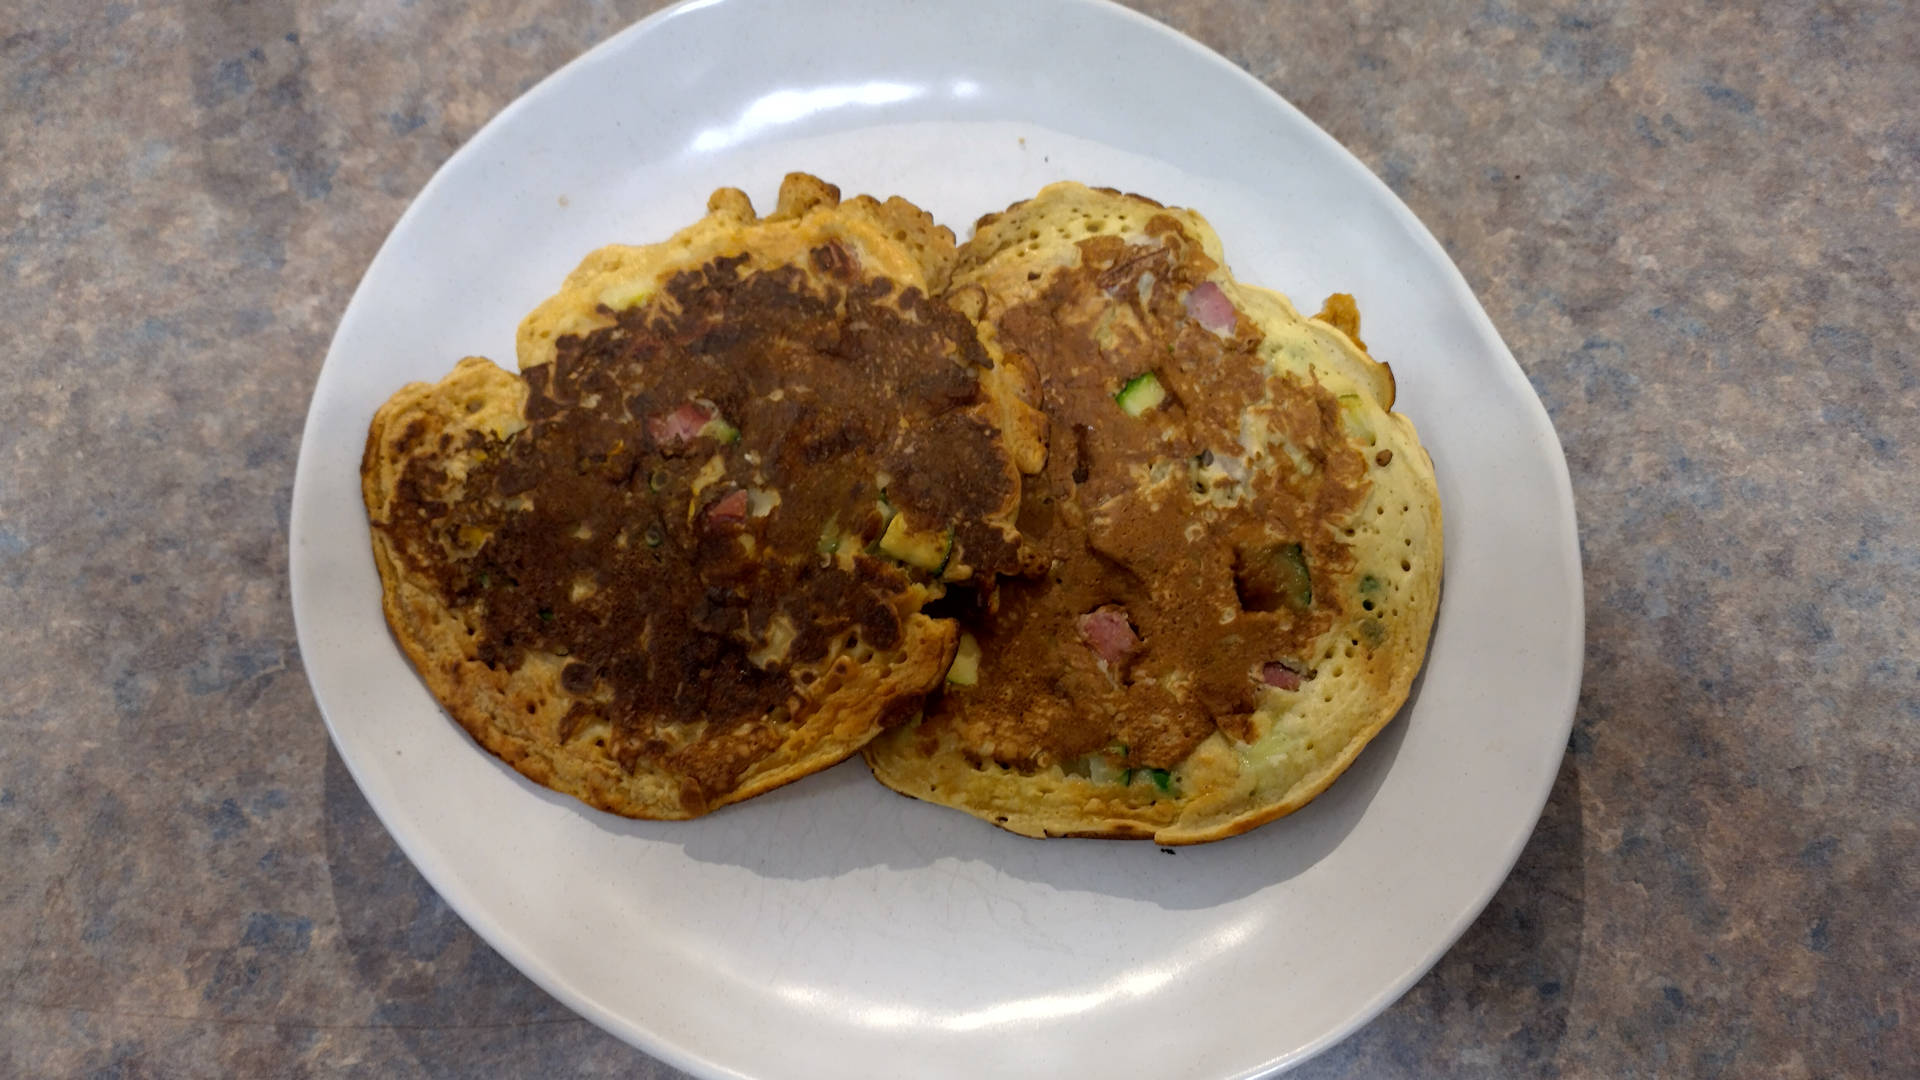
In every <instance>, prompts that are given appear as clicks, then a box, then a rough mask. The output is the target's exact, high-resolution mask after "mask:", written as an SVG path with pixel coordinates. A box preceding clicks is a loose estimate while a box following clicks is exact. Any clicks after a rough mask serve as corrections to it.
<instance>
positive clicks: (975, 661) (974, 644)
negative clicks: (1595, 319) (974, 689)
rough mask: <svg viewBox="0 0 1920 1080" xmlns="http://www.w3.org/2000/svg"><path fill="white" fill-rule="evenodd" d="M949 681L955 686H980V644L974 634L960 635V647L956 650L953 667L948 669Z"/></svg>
mask: <svg viewBox="0 0 1920 1080" xmlns="http://www.w3.org/2000/svg"><path fill="white" fill-rule="evenodd" d="M947 681H948V682H950V683H952V684H953V685H955V686H975V685H978V684H979V682H980V642H979V641H978V640H977V639H975V638H974V636H973V635H972V634H961V635H960V647H959V648H958V649H956V650H954V653H953V665H952V666H951V667H949V668H947Z"/></svg>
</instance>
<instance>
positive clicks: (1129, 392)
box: [1113, 371, 1167, 416]
mask: <svg viewBox="0 0 1920 1080" xmlns="http://www.w3.org/2000/svg"><path fill="white" fill-rule="evenodd" d="M1113 400H1115V401H1117V402H1119V403H1120V411H1122V412H1124V413H1126V414H1127V415H1128V416H1140V415H1142V414H1144V413H1145V412H1146V411H1147V410H1148V409H1155V408H1159V406H1160V403H1161V402H1163V401H1165V400H1167V388H1166V387H1164V386H1162V385H1160V377H1159V376H1158V375H1155V374H1154V373H1153V372H1151V371H1149V372H1146V373H1145V374H1142V375H1135V376H1134V377H1133V378H1131V379H1128V380H1127V384H1126V385H1125V386H1122V387H1121V388H1120V392H1119V393H1117V394H1115V395H1113Z"/></svg>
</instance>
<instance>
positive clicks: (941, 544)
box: [880, 514, 953, 572]
mask: <svg viewBox="0 0 1920 1080" xmlns="http://www.w3.org/2000/svg"><path fill="white" fill-rule="evenodd" d="M952 550H953V530H952V529H950V528H949V529H947V530H945V531H943V532H920V531H916V530H914V529H913V528H912V527H911V526H909V525H908V524H907V518H906V515H905V514H895V515H894V517H893V520H892V521H890V522H888V523H887V531H886V532H884V533H882V534H881V535H880V553H881V554H882V555H885V556H887V557H888V558H891V559H898V560H900V561H901V562H903V563H906V564H907V565H908V566H912V567H916V568H918V569H921V570H926V571H930V572H938V571H939V570H940V569H941V568H942V567H944V566H946V564H947V555H948V554H949V553H950V552H952Z"/></svg>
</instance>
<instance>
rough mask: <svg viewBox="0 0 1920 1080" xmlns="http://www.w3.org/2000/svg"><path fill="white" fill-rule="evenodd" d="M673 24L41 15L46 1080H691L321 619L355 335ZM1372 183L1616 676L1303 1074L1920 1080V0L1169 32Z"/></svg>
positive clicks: (15, 417)
mask: <svg viewBox="0 0 1920 1080" xmlns="http://www.w3.org/2000/svg"><path fill="white" fill-rule="evenodd" d="M649 7H650V5H649V4H647V3H645V2H634V3H617V4H605V3H592V2H566V0H523V2H516V3H507V2H503V0H486V2H482V3H476V4H472V5H465V6H454V5H448V6H446V7H444V8H442V7H432V6H429V5H415V4H413V3H411V2H408V0H366V2H364V3H361V2H354V3H326V4H322V3H306V2H290V0H261V2H256V3H250V4H224V3H212V2H201V3H194V4H180V3H151V4H139V3H108V4H60V3H54V2H51V0H12V2H10V3H7V4H5V5H4V14H0V320H3V321H4V324H5V325H6V327H7V329H8V334H7V341H8V343H9V345H10V360H11V364H10V370H11V371H12V372H13V375H12V377H11V382H10V384H9V388H8V390H7V391H6V392H5V393H4V394H0V603H3V604H4V606H5V611H6V617H5V618H4V619H0V837H4V848H3V849H0V850H3V851H4V856H3V857H0V965H4V966H0V972H4V973H5V975H6V976H7V980H6V983H5V988H4V990H0V995H3V996H0V1075H5V1076H39V1075H47V1076H100V1077H132V1076H148V1075H152V1076H185V1075H245V1076H255V1075H258V1076H267V1075H273V1076H282V1075H285V1076H295V1075H308V1074H324V1075H336V1074H344V1075H366V1076H375V1077H411V1076H466V1075H472V1076H495V1075H502V1076H514V1075H542V1076H575V1075H578V1076H594V1075H607V1074H618V1075H623V1076H632V1075H640V1076H669V1075H675V1074H673V1072H672V1070H669V1069H666V1068H664V1067H661V1066H658V1065H655V1064H653V1063H651V1062H649V1061H647V1060H646V1059H645V1058H643V1057H641V1056H640V1055H638V1054H635V1053H633V1052H632V1051H629V1050H627V1049H625V1048H624V1047H622V1046H621V1045H619V1044H617V1043H616V1042H614V1041H613V1040H612V1039H610V1038H608V1037H607V1036H604V1035H602V1034H600V1033H599V1032H598V1031H597V1030H596V1029H594V1028H593V1027H591V1026H590V1025H588V1024H586V1023H585V1022H583V1021H580V1020H578V1019H576V1018H574V1017H573V1016H572V1015H571V1014H570V1013H568V1012H567V1010H565V1009H564V1008H562V1007H561V1006H559V1005H558V1004H556V1003H555V1002H553V1001H552V1000H550V999H549V998H547V997H546V996H545V995H544V994H543V993H541V992H540V991H539V990H537V989H535V988H534V987H533V986H532V985H531V984H529V983H528V982H527V981H526V980H525V979H523V978H521V977H520V976H519V975H518V974H517V973H515V972H514V971H512V970H511V969H510V968H508V967H507V966H506V965H505V964H504V963H503V962H502V961H501V960H500V959H499V958H498V957H496V956H495V955H494V954H493V953H492V952H491V951H490V950H489V949H488V948H486V947H485V946H484V945H482V944H481V943H480V942H479V941H478V940H477V939H476V938H475V937H474V936H473V934H472V933H470V932H469V931H468V930H467V929H466V928H465V927H464V926H463V925H462V924H461V923H460V922H459V920H457V919H456V918H455V917H453V916H452V915H451V914H450V913H449V912H448V910H447V909H446V908H445V906H444V905H442V903H441V902H440V901H439V900H438V899H437V898H436V897H435V895H434V894H433V892H432V891H431V890H430V889H428V888H427V887H426V885H425V884H424V883H423V882H422V881H421V879H420V878H419V876H418V875H417V874H415V873H414V871H413V870H412V869H411V867H410V866H409V865H408V864H407V863H406V861H405V860H404V858H403V857H402V856H401V855H400V854H399V852H398V851H397V850H396V849H395V847H394V846H393V844H392V842H391V840H390V839H389V838H388V837H387V835H386V834H385V832H384V831H383V830H382V829H381V828H380V826H379V824H378V823H377V822H376V821H375V820H374V818H373V817H372V815H371V813H370V812H369V811H368V809H367V807H366V805H365V803H364V802H363V800H362V799H361V797H360V795H359V793H358V792H357V790H356V789H355V788H354V786H353V783H352V781H351V780H350V779H349V778H348V776H347V775H346V772H345V769H344V768H343V767H342V765H341V764H340V762H339V760H338V759H337V758H335V757H334V756H333V755H332V754H331V753H330V751H329V749H328V746H327V742H326V737H325V734H324V732H323V729H322V727H321V725H320V722H319V718H318V716H317V714H316V711H315V709H314V707H313V705H312V702H311V700H310V698H309V696H308V693H307V689H306V686H305V684H304V680H303V679H302V677H301V669H300V658H299V655H298V653H297V651H296V648H295V642H294V634H293V626H292V621H291V617H290V615H289V613H288V610H287V604H286V599H285V597H286V589H287V583H286V549H285V529H286V515H287V504H288V494H289V487H290V484H291V481H292V471H293V456H294V453H295V448H296V446H297V444H298V437H299V432H300V427H301V419H302V416H303V413H304V410H305V407H306V402H307V395H308V393H309V391H310V389H311V386H312V383H313V379H314V376H315V373H316V372H317V370H318V368H319V364H320V359H321V356H322V354H323V352H324V349H325V345H326V341H327V338H328V335H329V334H330V332H331V330H332V327H333V325H334V322H335V320H336V319H337V318H338V316H339V314H340V311H341V310H342V308H343V307H344V305H345V303H346V300H347V297H348V295H349V293H350V291H351V289H352V288H353V286H354V283H355V281H356V280H357V278H358V275H359V273H360V270H361V268H362V267H364V265H365V264H366V262H367V260H368V259H369V258H370V257H371V256H372V254H373V251H374V249H375V248H376V246H377V245H378V243H379V241H380V239H381V237H382V236H384V234H385V233H386V231H387V229H388V228H389V227H390V226H391V225H392V223H393V221H394V220H395V218H396V217H397V216H398V215H399V213H400V211H401V210H402V208H403V207H404V206H405V204H406V201H407V200H408V199H409V198H410V197H411V195H412V194H413V193H414V192H415V191H416V190H418V188H419V187H420V185H421V184H422V183H424V182H425V180H426V179H427V177H428V176H429V175H431V173H432V171H433V169H434V168H435V167H436V166H437V165H438V164H439V162H441V161H442V160H444V159H445V157H446V156H447V155H448V154H449V153H450V152H451V151H452V150H453V149H454V148H455V147H456V146H457V145H459V143H460V142H461V141H462V140H464V139H465V138H467V137H468V136H470V135H471V134H472V133H473V132H474V131H475V130H476V129H477V128H478V127H479V126H480V124H481V123H483V122H484V121H485V120H486V118H487V117H488V116H490V115H491V114H492V113H493V112H494V111H495V110H497V109H498V108H500V107H501V106H502V105H504V104H506V103H507V102H508V101H510V100H511V99H512V98H513V97H514V96H515V95H517V94H518V93H519V92H521V91H522V90H524V89H525V88H526V87H528V86H529V85H531V84H532V83H533V82H534V81H535V80H537V79H538V78H540V77H541V76H543V75H544V74H546V73H547V72H549V71H551V70H552V69H553V68H555V67H557V66H558V65H559V64H561V63H562V62H564V61H565V60H567V59H568V58H569V57H571V56H573V55H575V54H577V53H578V52H580V51H581V50H582V49H584V48H586V47H587V46H588V45H590V44H592V43H593V42H595V41H597V40H599V39H601V38H603V37H605V36H606V35H608V34H609V33H611V32H613V31H614V30H616V29H617V28H619V27H621V26H623V25H625V24H626V23H628V22H629V21H631V20H632V19H634V18H636V17H638V16H640V15H642V14H644V13H645V11H646V10H647V9H648V8H649ZM1148 9H1149V10H1150V11H1151V12H1152V13H1153V14H1155V15H1157V16H1159V17H1160V18H1162V19H1164V20H1166V21H1168V22H1170V23H1172V24H1173V25H1175V26H1177V27H1179V28H1181V29H1183V30H1185V31H1187V32H1189V33H1191V34H1193V35H1195V36H1196V37H1198V38H1200V39H1201V40H1203V41H1205V42H1207V43H1208V44H1210V45H1212V46H1214V47H1215V48H1218V49H1221V50H1223V51H1225V53H1226V54H1227V55H1228V56H1229V57H1231V58H1232V59H1233V60H1234V61H1235V62H1237V63H1239V64H1240V65H1242V66H1243V67H1245V68H1247V69H1248V70H1250V71H1252V72H1253V73H1254V74H1255V75H1257V76H1259V77H1260V78H1262V79H1264V80H1266V81H1267V82H1268V83H1269V84H1270V85H1272V86H1274V87H1275V88H1276V89H1278V90H1279V91H1281V92H1282V93H1283V94H1285V95H1287V96H1288V97H1289V98H1291V99H1292V100H1293V101H1294V102H1296V103H1297V104H1299V105H1300V106H1301V107H1302V108H1303V109H1305V110H1306V111H1307V113H1308V114H1310V115H1311V116H1313V117H1314V119H1316V120H1317V121H1318V122H1319V123H1321V124H1322V125H1323V126H1325V127H1326V128H1327V129H1328V130H1329V131H1331V132H1332V133H1333V134H1334V135H1335V136H1337V137H1338V138H1340V139H1341V140H1342V141H1343V142H1345V143H1346V144H1347V145H1348V146H1350V147H1352V148H1353V149H1354V151H1355V152H1356V153H1358V154H1359V155H1360V156H1361V157H1362V158H1363V159H1365V160H1366V161H1367V162H1368V163H1369V164H1370V165H1371V166H1372V167H1373V168H1374V169H1376V170H1377V171H1378V172H1379V173H1380V174H1381V175H1382V176H1383V177H1385V178H1386V179H1387V180H1388V182H1389V183H1390V184H1392V186H1393V187H1394V189H1395V190H1396V191H1398V192H1399V193H1400V194H1401V196H1402V197H1403V198H1405V199H1406V200H1407V201H1408V202H1409V203H1410V204H1411V205H1412V206H1413V208H1414V210H1415V211H1416V212H1418V213H1419V214H1420V216H1421V217H1422V218H1423V219H1425V220H1426V221H1427V222H1428V223H1429V224H1430V225H1431V226H1432V227H1433V229H1434V231H1435V232H1436V233H1437V234H1438V235H1439V237H1440V239H1441V240H1442V241H1443V242H1444V243H1445V244H1446V246H1447V248H1448V250H1449V251H1450V252H1452V253H1453V255H1454V257H1455V258H1456V259H1457V260H1458V261H1459V263H1460V265H1461V266H1462V268H1463V269H1464V270H1465V272H1466V274H1467V276H1468V278H1469V279H1470V280H1471V282H1472V283H1473V285H1474V288H1475V289H1476V290H1477V291H1478V293H1479V295H1480V297H1481V298H1482V300H1483V301H1484V302H1485V304H1486V306H1487V308H1488V310H1489V311H1490V313H1491V314H1492V316H1493V319H1494V321H1495V323H1497V324H1498V325H1499V326H1500V327H1501V329H1502V331H1503V332H1504V333H1505V335H1506V337H1507V340H1508V341H1509V343H1510V344H1511V345H1512V347H1513V351H1514V352H1515V353H1516V354H1517V355H1518V357H1519V358H1520V361H1521V363H1522V364H1523V365H1525V367H1526V368H1527V371H1528V373H1529V374H1530V375H1531V376H1532V378H1533V381H1534V384H1535V385H1536V386H1537V387H1538V389H1539V391H1540V394H1541V396H1542V398H1543V399H1544V400H1545V401H1546V402H1547V405H1548V407H1549V409H1550V411H1551V412H1552V413H1553V416H1554V418H1555V421H1556V423H1557V424H1558V426H1559V430H1560V434H1561V438H1562V439H1563V440H1564V441H1565V444H1566V450H1567V454H1568V458H1569V460H1570V462H1571V465H1572V470H1573V477H1574V484H1575V487H1576V490H1577V494H1578V497H1579V500H1580V507H1581V515H1582V516H1581V530H1582V532H1581V538H1582V542H1583V545H1584V550H1585V557H1586V567H1587V601H1588V604H1589V627H1588V650H1587V668H1586V683H1585V691H1584V693H1583V695H1582V699H1581V706H1580V715H1579V722H1578V726H1577V729H1576V731H1575V734H1574V737H1573V740H1572V744H1571V746H1570V748H1569V753H1568V755H1567V758H1566V761H1565V763H1564V765H1563V767H1562V770H1561V773H1560V776H1559V782H1558V784H1557V785H1556V787H1555V789H1554V792H1553V798H1552V802H1551V803H1550V805H1549V806H1548V808H1547V811H1546V816H1545V818H1544V820H1543V822H1542V825H1541V828H1540V830H1539V832H1538V834H1537V835H1536V836H1535V837H1534V839H1533V841H1532V843H1531V844H1530V845H1529V847H1528V848H1527V850H1526V853H1525V854H1524V856H1523V857H1522V859H1521V861H1520V864H1519V867H1518V869H1517V870H1516V871H1515V873H1514V876H1513V878H1512V879H1511V880H1510V881H1509V882H1508V883H1507V885H1506V886H1505V887H1504V888H1503V889H1502V890H1501V892H1500V894H1499V896H1498V897H1497V898H1496V900H1495V901H1494V903H1493V906H1492V907H1491V908H1490V909H1489V910H1488V911H1487V913H1486V915H1485V916H1484V917H1482V918H1481V919H1480V920H1479V922H1478V923H1477V924H1476V925H1475V926H1474V927H1473V929H1472V930H1471V931H1470V932H1469V933H1468V934H1467V936H1466V937H1465V938H1464V939H1463V940H1462V941H1461V942H1460V944H1459V945H1458V946H1457V947H1456V948H1455V949H1454V950H1453V951H1452V952H1451V953H1450V954H1449V955H1448V956H1447V957H1446V958H1445V959H1444V960H1443V961H1442V962H1441V963H1440V965H1439V966H1438V967H1437V968H1436V969H1435V970H1434V971H1433V973H1432V974H1431V975H1429V976H1428V977H1427V978H1426V979H1425V980H1424V981H1422V982H1421V983H1420V984H1419V985H1418V987H1416V988H1415V989H1414V990H1413V991H1412V992H1411V993H1410V994H1409V995H1408V996H1407V997H1406V998H1405V999H1404V1000H1402V1001H1401V1002H1400V1003H1399V1004H1397V1005H1396V1006H1394V1007H1393V1008H1392V1009H1391V1010H1390V1011H1389V1012H1387V1013H1386V1014H1385V1015H1384V1016H1383V1017H1382V1018H1381V1019H1380V1020H1379V1021H1377V1022H1376V1023H1374V1024H1373V1025H1371V1026H1370V1027H1368V1028H1366V1029H1365V1030H1363V1031H1362V1032H1361V1033H1359V1034H1358V1035H1356V1036H1354V1037H1353V1038H1352V1039H1350V1040H1348V1041H1347V1042H1346V1043H1345V1044H1343V1045H1342V1046H1340V1047H1338V1048H1337V1049H1335V1050H1334V1051H1332V1052H1331V1053H1329V1054H1328V1055H1327V1056H1326V1057H1324V1058H1322V1059H1320V1060H1319V1061H1317V1062H1315V1063H1313V1064H1312V1065H1310V1066H1309V1067H1307V1068H1306V1069H1305V1070H1303V1075H1306V1076H1309V1077H1316V1078H1322V1077H1455V1076H1457V1077H1483V1076H1513V1077H1532V1076H1550V1075H1568V1076H1610V1077H1634V1076H1727V1077H1753V1076H1779V1077H1827V1076H1842V1075H1846V1076H1868V1075H1884V1076H1912V1075H1916V1074H1920V1034H1916V1033H1917V1032H1920V1016H1916V1015H1915V1008H1916V996H1915V987H1916V985H1920V973H1917V972H1916V970H1915V968H1916V962H1917V961H1920V930H1917V929H1916V927H1917V926H1920V918H1917V916H1920V910H1917V908H1916V900H1915V897H1916V896H1917V895H1920V888H1916V885H1917V884H1920V883H1917V882H1916V872H1915V867H1916V865H1920V827H1916V823H1915V819H1916V814H1915V810H1916V803H1917V802H1920V794H1917V793H1916V781H1920V769H1916V758H1917V757H1920V734H1916V732H1920V666H1917V661H1920V647H1916V646H1917V644H1920V642H1916V631H1915V625H1916V622H1920V606H1917V603H1916V600H1915V596H1916V594H1920V498H1917V497H1916V496H1915V494H1914V486H1913V484H1914V479H1915V476H1916V472H1917V471H1920V470H1916V464H1920V462H1916V445H1917V444H1920V424H1917V423H1916V422H1915V418H1916V415H1920V409H1917V406H1920V373H1916V367H1915V359H1916V348H1915V346H1914V344H1913V342H1914V340H1915V338H1916V336H1920V303H1916V301H1917V300H1920V288H1916V276H1920V219H1917V218H1916V193H1920V7H1915V6H1912V5H1908V4H1906V3H1904V2H1902V0H1885V2H1879V3H1873V2H1864V0H1862V2H1850V0H1849V2H1824V3H1763V4H1724V3H1714V2H1710V0H1691V2H1686V3H1679V4H1668V3H1659V2H1654V0H1636V2H1629V3H1618V4H1599V3H1577V2H1571V0H1556V2H1551V3H1542V4H1531V5H1526V4H1519V3H1503V2H1501V0H1459V2H1450V3H1433V4H1387V3H1385V2H1383V0H1348V2H1344V3H1339V4H1308V3H1302V2H1297V0H1287V2H1278V3H1271V4H1266V3H1254V2H1228V0H1214V2H1202V3H1195V4H1177V3H1172V2H1165V3H1153V4H1149V5H1148Z"/></svg>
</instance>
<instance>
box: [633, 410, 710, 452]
mask: <svg viewBox="0 0 1920 1080" xmlns="http://www.w3.org/2000/svg"><path fill="white" fill-rule="evenodd" d="M713 415H714V410H713V407H712V406H711V405H703V404H701V403H700V402H698V401H685V402H681V403H680V405H679V406H678V407H676V408H675V409H673V411H671V412H667V413H662V414H661V415H659V416H651V417H648V418H647V434H649V435H651V436H653V441H654V444H655V445H656V446H681V445H684V444H686V443H690V442H692V441H693V440H694V438H695V436H697V435H699V434H700V429H701V428H704V427H706V426H707V422H708V421H710V420H712V419H713Z"/></svg>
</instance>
